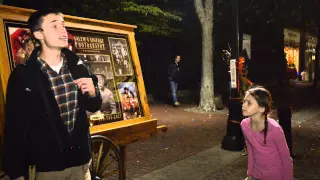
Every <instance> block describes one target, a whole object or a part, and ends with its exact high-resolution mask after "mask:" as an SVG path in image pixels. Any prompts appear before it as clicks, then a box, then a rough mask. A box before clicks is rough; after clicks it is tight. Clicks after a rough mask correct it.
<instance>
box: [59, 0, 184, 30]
mask: <svg viewBox="0 0 320 180" xmlns="http://www.w3.org/2000/svg"><path fill="white" fill-rule="evenodd" d="M66 1H67V2H64V3H63V5H62V11H63V12H66V13H68V14H71V15H76V16H85V17H89V18H94V19H101V20H107V21H114V22H120V23H126V24H133V25H137V27H138V28H137V31H138V32H140V33H151V34H154V35H161V36H171V35H174V33H177V32H180V31H181V29H179V28H177V23H179V22H180V21H181V20H182V18H181V17H180V16H179V15H177V14H178V13H176V12H166V11H164V10H162V9H160V8H159V7H157V6H156V5H152V4H150V5H141V4H138V3H137V1H134V0H125V1H118V0H79V1H77V2H75V1H72V0H66ZM139 3H143V2H141V1H139Z"/></svg>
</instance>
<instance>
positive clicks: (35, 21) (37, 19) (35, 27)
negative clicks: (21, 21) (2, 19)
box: [28, 8, 62, 34]
mask: <svg viewBox="0 0 320 180" xmlns="http://www.w3.org/2000/svg"><path fill="white" fill-rule="evenodd" d="M48 14H56V15H58V14H62V13H61V12H60V11H58V10H56V9H51V8H48V9H41V10H38V11H36V12H34V13H33V14H32V15H31V16H30V17H29V20H28V27H29V29H30V31H31V33H32V34H33V33H34V32H35V31H39V30H41V25H42V23H43V17H45V16H47V15H48Z"/></svg>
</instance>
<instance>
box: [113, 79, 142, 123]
mask: <svg viewBox="0 0 320 180" xmlns="http://www.w3.org/2000/svg"><path fill="white" fill-rule="evenodd" d="M118 91H119V95H120V101H121V107H122V112H123V118H124V119H133V118H138V117H141V111H140V105H139V100H138V95H137V89H136V86H135V84H134V83H133V82H124V83H118Z"/></svg>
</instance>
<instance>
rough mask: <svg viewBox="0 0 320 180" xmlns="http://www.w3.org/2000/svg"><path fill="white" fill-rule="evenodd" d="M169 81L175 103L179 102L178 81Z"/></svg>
mask: <svg viewBox="0 0 320 180" xmlns="http://www.w3.org/2000/svg"><path fill="white" fill-rule="evenodd" d="M169 83H170V89H171V94H172V100H173V103H175V102H178V99H177V88H178V83H177V82H175V81H169Z"/></svg>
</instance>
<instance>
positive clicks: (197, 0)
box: [194, 0, 206, 24]
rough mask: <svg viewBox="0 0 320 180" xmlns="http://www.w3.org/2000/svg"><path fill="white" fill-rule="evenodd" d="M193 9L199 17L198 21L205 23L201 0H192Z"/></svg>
mask: <svg viewBox="0 0 320 180" xmlns="http://www.w3.org/2000/svg"><path fill="white" fill-rule="evenodd" d="M194 7H195V9H196V13H197V15H198V17H199V20H200V22H201V23H202V24H204V23H205V17H206V14H205V10H204V7H203V3H202V0H194Z"/></svg>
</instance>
